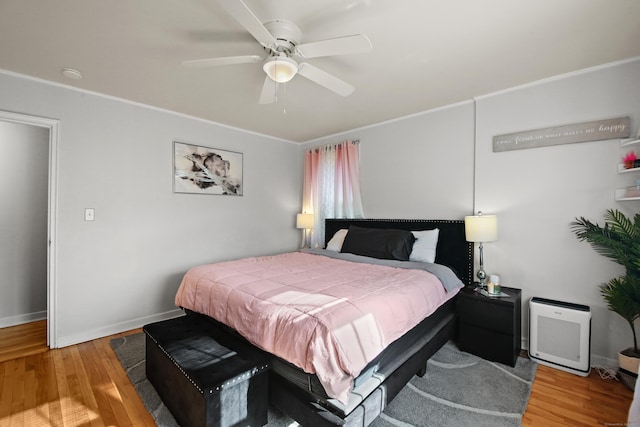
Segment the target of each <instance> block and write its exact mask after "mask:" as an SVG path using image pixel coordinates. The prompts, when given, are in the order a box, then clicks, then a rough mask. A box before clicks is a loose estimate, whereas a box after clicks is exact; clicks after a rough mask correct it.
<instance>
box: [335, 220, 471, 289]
mask: <svg viewBox="0 0 640 427" xmlns="http://www.w3.org/2000/svg"><path fill="white" fill-rule="evenodd" d="M350 225H354V226H356V227H364V228H392V229H397V230H408V231H421V230H433V229H434V228H437V229H438V230H440V231H439V233H438V234H439V237H438V246H437V248H436V263H437V264H442V265H446V266H447V267H450V268H451V269H452V270H453V271H454V272H455V273H456V274H457V275H458V277H459V278H460V280H462V282H463V283H464V284H465V285H466V286H471V285H472V284H473V243H471V242H467V240H466V237H465V234H464V220H447V219H326V220H325V225H324V227H325V228H324V236H325V240H324V241H325V244H326V242H328V241H329V240H330V239H331V238H332V237H333V235H334V234H335V233H336V231H338V230H340V229H343V228H344V229H348V228H349V226H350Z"/></svg>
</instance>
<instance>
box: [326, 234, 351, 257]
mask: <svg viewBox="0 0 640 427" xmlns="http://www.w3.org/2000/svg"><path fill="white" fill-rule="evenodd" d="M347 231H349V230H347V229H346V228H341V229H340V230H338V231H336V234H334V235H333V237H332V238H331V240H329V243H327V250H328V251H333V252H340V250H341V249H342V244H343V243H344V238H345V237H347Z"/></svg>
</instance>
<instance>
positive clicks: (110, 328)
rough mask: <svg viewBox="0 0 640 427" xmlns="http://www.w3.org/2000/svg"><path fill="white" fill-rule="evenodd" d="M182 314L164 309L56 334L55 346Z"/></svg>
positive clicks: (66, 344)
mask: <svg viewBox="0 0 640 427" xmlns="http://www.w3.org/2000/svg"><path fill="white" fill-rule="evenodd" d="M182 315H184V311H182V310H180V309H175V310H171V311H166V312H164V313H158V314H154V315H151V316H145V317H139V318H136V319H131V320H128V321H126V322H121V323H115V324H112V325H107V326H103V327H101V328H97V329H93V330H90V331H84V332H82V333H79V334H74V335H67V336H58V340H57V344H58V345H57V347H58V348H61V347H67V346H70V345H76V344H80V343H83V342H87V341H92V340H95V339H98V338H103V337H107V336H109V335H113V334H118V333H120V332H125V331H130V330H132V329H137V328H141V327H143V326H144V325H146V324H148V323H154V322H159V321H161V320H167V319H173V318H174V317H179V316H182Z"/></svg>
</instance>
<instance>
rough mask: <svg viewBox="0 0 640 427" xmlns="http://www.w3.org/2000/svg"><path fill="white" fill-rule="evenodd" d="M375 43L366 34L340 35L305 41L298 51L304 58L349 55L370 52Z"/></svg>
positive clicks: (297, 47)
mask: <svg viewBox="0 0 640 427" xmlns="http://www.w3.org/2000/svg"><path fill="white" fill-rule="evenodd" d="M371 49H373V45H372V44H371V41H370V40H369V37H367V36H365V35H364V34H356V35H353V36H344V37H338V38H335V39H327V40H320V41H317V42H310V43H303V44H301V45H298V46H296V53H297V54H298V55H300V56H301V57H303V58H317V57H319V56H334V55H347V54H351V53H363V52H369V51H370V50H371Z"/></svg>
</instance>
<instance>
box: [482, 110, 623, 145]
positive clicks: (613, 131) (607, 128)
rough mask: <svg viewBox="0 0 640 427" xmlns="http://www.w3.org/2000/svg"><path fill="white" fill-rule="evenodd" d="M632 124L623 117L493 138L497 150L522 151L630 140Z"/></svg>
mask: <svg viewBox="0 0 640 427" xmlns="http://www.w3.org/2000/svg"><path fill="white" fill-rule="evenodd" d="M629 122H630V119H629V117H619V118H616V119H605V120H596V121H593V122H586V123H576V124H571V125H564V126H556V127H551V128H545V129H536V130H529V131H524V132H517V133H509V134H506V135H498V136H494V137H493V151H494V152H499V151H511V150H522V149H525V148H536V147H546V146H550V145H560V144H572V143H574V142H587V141H601V140H605V139H614V138H628V137H629V135H631V131H630V129H629Z"/></svg>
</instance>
